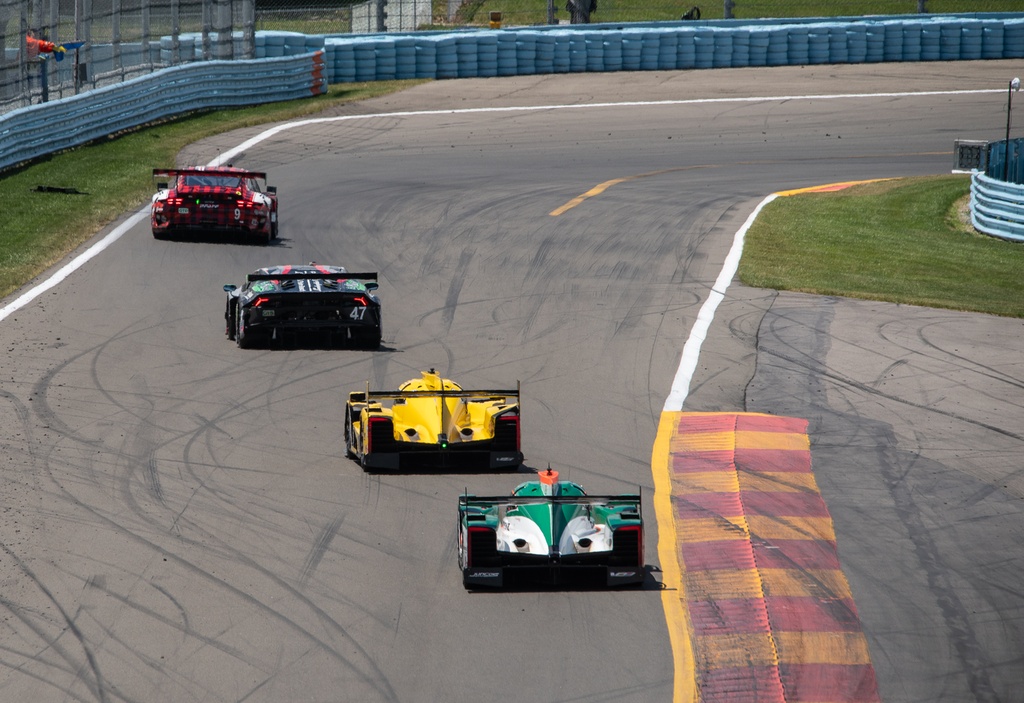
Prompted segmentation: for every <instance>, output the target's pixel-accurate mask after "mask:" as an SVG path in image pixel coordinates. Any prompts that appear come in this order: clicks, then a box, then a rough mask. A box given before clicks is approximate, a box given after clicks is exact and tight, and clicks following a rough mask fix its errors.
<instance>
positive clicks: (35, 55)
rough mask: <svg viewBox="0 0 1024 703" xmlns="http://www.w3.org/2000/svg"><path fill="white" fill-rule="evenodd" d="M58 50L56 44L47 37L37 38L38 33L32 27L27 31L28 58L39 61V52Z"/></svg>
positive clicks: (46, 52) (26, 47) (26, 56)
mask: <svg viewBox="0 0 1024 703" xmlns="http://www.w3.org/2000/svg"><path fill="white" fill-rule="evenodd" d="M56 50H57V45H56V44H54V43H53V42H52V41H46V40H45V39H37V38H36V33H35V32H34V31H32V30H31V29H30V30H28V31H27V32H26V33H25V58H26V59H27V60H29V61H38V60H39V54H52V53H53V52H54V51H56Z"/></svg>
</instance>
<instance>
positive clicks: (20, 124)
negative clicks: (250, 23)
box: [0, 51, 327, 170]
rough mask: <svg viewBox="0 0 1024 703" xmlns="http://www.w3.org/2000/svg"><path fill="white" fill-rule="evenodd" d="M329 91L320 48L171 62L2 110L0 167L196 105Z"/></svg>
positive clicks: (205, 107)
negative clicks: (129, 76)
mask: <svg viewBox="0 0 1024 703" xmlns="http://www.w3.org/2000/svg"><path fill="white" fill-rule="evenodd" d="M326 91H327V78H326V70H325V65H324V54H323V52H322V51H315V52H312V53H308V54H302V55H298V56H290V57H285V58H270V59H256V60H249V61H204V62H198V63H191V64H182V65H180V66H173V67H171V68H166V69H163V70H160V71H157V72H156V73H152V74H149V75H147V76H142V77H140V78H134V79H131V80H128V81H125V82H123V83H118V84H115V85H110V86H105V87H103V88H98V89H96V90H92V91H89V92H87V93H82V94H79V95H75V96H71V97H68V98H62V99H60V100H54V101H51V102H46V103H42V104H39V105H31V106H29V107H23V108H19V109H17V110H14V111H12V112H9V113H7V114H5V115H2V116H0V170H3V169H6V168H10V167H12V166H16V165H18V164H21V163H24V162H26V161H31V160H32V159H35V158H39V157H41V156H45V155H47V154H53V153H57V152H60V151H63V150H65V149H70V148H73V147H76V146H80V145H82V144H87V143H88V142H91V141H93V140H96V139H100V138H102V137H106V136H109V135H112V134H117V133H119V132H122V131H124V130H128V129H133V128H136V127H139V126H140V125H143V124H147V123H149V122H154V121H157V120H161V119H166V118H169V117H174V116H177V115H181V114H184V113H188V112H194V111H196V110H209V109H213V108H221V107H236V106H243V105H256V104H261V103H269V102H278V101H282V100H294V99H297V98H303V97H309V96H310V95H319V94H321V93H325V92H326Z"/></svg>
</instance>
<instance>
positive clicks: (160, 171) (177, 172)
mask: <svg viewBox="0 0 1024 703" xmlns="http://www.w3.org/2000/svg"><path fill="white" fill-rule="evenodd" d="M178 176H237V177H238V178H262V179H263V180H267V174H266V173H263V172H262V171H238V170H228V169H216V168H206V169H200V168H170V169H167V168H154V169H153V178H158V177H166V178H177V177H178Z"/></svg>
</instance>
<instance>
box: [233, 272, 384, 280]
mask: <svg viewBox="0 0 1024 703" xmlns="http://www.w3.org/2000/svg"><path fill="white" fill-rule="evenodd" d="M315 279H323V280H332V281H334V280H337V281H341V280H357V281H376V280H377V272H376V271H371V272H366V273H338V272H334V273H323V272H322V271H307V272H305V273H250V274H249V275H248V276H246V277H245V281H246V283H252V282H253V281H310V280H315Z"/></svg>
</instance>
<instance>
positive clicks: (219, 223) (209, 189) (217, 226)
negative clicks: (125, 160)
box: [151, 166, 277, 244]
mask: <svg viewBox="0 0 1024 703" xmlns="http://www.w3.org/2000/svg"><path fill="white" fill-rule="evenodd" d="M153 177H154V178H167V179H168V181H166V182H158V183H157V186H156V187H157V192H156V194H155V195H154V196H153V210H152V216H151V223H152V226H153V236H154V237H156V238H157V239H166V238H168V237H170V236H172V235H174V234H178V233H186V232H189V233H215V234H219V233H227V234H242V235H253V236H255V237H258V238H259V239H260V241H262V242H263V243H264V244H269V243H270V241H271V240H272V239H274V238H275V237H277V188H274V187H273V186H267V185H266V181H267V174H265V173H259V172H256V171H246V170H245V169H241V168H234V167H232V166H218V167H210V166H197V167H195V168H182V169H153Z"/></svg>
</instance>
